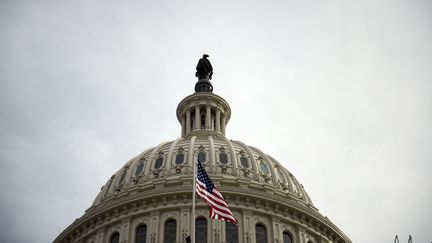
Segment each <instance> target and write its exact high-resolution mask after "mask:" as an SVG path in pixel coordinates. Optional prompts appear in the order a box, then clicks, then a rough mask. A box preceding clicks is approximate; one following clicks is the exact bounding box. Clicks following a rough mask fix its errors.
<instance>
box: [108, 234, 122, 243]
mask: <svg viewBox="0 0 432 243" xmlns="http://www.w3.org/2000/svg"><path fill="white" fill-rule="evenodd" d="M119 241H120V234H119V232H114V233H113V234H112V235H111V241H110V243H119Z"/></svg>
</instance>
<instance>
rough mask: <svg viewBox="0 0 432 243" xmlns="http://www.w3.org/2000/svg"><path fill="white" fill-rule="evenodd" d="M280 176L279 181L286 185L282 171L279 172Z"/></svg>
mask: <svg viewBox="0 0 432 243" xmlns="http://www.w3.org/2000/svg"><path fill="white" fill-rule="evenodd" d="M278 174H279V181H280V182H282V183H286V180H285V176H284V174H283V173H282V171H281V170H278Z"/></svg>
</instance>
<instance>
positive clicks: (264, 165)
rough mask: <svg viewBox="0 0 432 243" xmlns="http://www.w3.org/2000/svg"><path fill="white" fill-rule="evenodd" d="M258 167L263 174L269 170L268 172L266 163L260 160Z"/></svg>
mask: <svg viewBox="0 0 432 243" xmlns="http://www.w3.org/2000/svg"><path fill="white" fill-rule="evenodd" d="M260 169H261V172H262V173H264V174H266V175H268V174H269V172H270V171H269V168H268V165H267V164H266V163H264V162H262V161H261V163H260Z"/></svg>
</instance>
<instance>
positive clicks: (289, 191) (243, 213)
mask: <svg viewBox="0 0 432 243" xmlns="http://www.w3.org/2000/svg"><path fill="white" fill-rule="evenodd" d="M230 116H231V109H230V107H229V105H228V103H227V102H226V101H225V100H224V99H223V98H221V97H220V96H217V95H215V94H213V93H211V92H196V93H194V94H192V95H190V96H188V97H186V98H185V99H183V100H182V101H181V102H180V104H179V106H178V107H177V119H178V120H179V122H180V123H181V125H182V128H181V137H180V138H178V139H176V140H174V141H171V142H164V143H161V144H159V145H157V146H156V147H154V148H150V149H148V150H146V151H144V152H143V153H141V154H140V155H138V156H137V157H135V158H133V159H131V160H130V161H129V162H127V163H126V164H125V165H124V166H123V167H122V168H121V169H120V170H118V171H117V172H116V173H115V174H114V175H113V176H112V177H111V178H110V179H109V180H108V182H107V183H106V184H105V185H104V186H103V187H102V189H101V191H100V193H99V194H98V195H97V197H96V199H95V200H94V202H93V204H92V206H91V207H90V208H89V209H88V210H87V211H86V212H85V214H84V215H83V216H82V217H81V218H79V219H77V220H76V221H75V222H73V223H72V224H71V225H70V226H69V227H68V228H66V229H65V230H64V231H63V232H62V233H61V234H60V235H59V236H58V237H57V238H56V239H55V240H54V242H56V243H57V242H58V243H63V242H83V243H108V242H111V239H112V237H113V235H118V237H119V242H122V243H126V242H136V237H137V233H136V230H137V229H138V228H139V227H140V226H144V227H145V228H144V229H145V239H146V241H145V242H150V243H163V242H166V239H165V231H166V230H167V229H166V228H167V227H166V222H167V221H168V220H171V222H172V220H175V222H176V223H175V242H178V243H180V242H186V241H185V238H186V236H188V235H190V232H191V224H192V215H191V214H192V187H193V185H192V184H193V165H194V163H195V162H196V161H197V159H198V158H199V159H200V161H202V162H203V165H204V167H205V169H206V170H207V172H208V173H209V175H210V177H211V178H212V180H213V182H214V183H215V185H216V187H218V189H219V190H220V191H221V193H222V194H223V195H224V197H225V200H226V201H227V203H228V205H229V206H230V208H231V211H232V212H233V213H234V215H235V217H236V219H237V220H238V222H239V225H238V227H237V228H236V231H237V232H235V231H229V232H228V234H236V237H235V238H236V239H237V240H238V242H243V243H255V242H256V235H257V232H256V229H257V225H258V226H259V227H263V228H264V229H265V234H266V236H267V242H278V243H284V241H283V234H284V233H285V234H288V235H289V237H290V238H291V240H292V242H295V243H329V242H334V243H342V242H344V243H345V242H346V243H349V242H351V241H350V240H349V238H348V237H347V236H346V235H344V234H343V232H342V231H340V230H339V229H338V228H337V227H336V226H335V225H334V224H333V223H331V222H330V220H329V219H328V218H327V217H324V216H322V215H321V214H320V213H319V212H318V209H317V208H315V206H314V205H313V204H312V201H311V199H310V198H309V196H308V194H307V193H306V191H305V190H304V188H303V186H302V185H301V184H300V183H299V182H298V181H297V179H296V178H295V177H294V175H293V174H292V173H291V172H290V171H288V170H287V169H286V168H284V167H283V166H282V165H281V164H280V163H279V162H277V161H276V160H275V159H273V158H272V157H271V156H269V155H267V154H265V153H263V152H262V151H260V150H259V149H257V148H254V147H251V146H247V145H245V144H244V143H242V142H240V141H233V140H229V139H228V138H226V136H225V127H226V124H227V123H228V121H229V119H230ZM195 216H196V218H201V219H206V222H207V242H208V243H225V242H227V238H228V237H227V225H228V224H227V223H225V222H224V221H214V222H213V221H212V220H209V219H208V206H207V205H206V204H204V203H203V202H202V201H201V199H199V198H196V215H195ZM173 232H174V231H173ZM233 232H234V233H233ZM173 234H174V233H173Z"/></svg>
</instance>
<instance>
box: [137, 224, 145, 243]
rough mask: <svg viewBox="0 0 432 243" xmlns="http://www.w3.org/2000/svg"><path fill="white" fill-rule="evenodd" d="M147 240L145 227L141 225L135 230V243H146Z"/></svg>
mask: <svg viewBox="0 0 432 243" xmlns="http://www.w3.org/2000/svg"><path fill="white" fill-rule="evenodd" d="M146 239H147V225H145V224H143V225H141V226H140V227H138V228H137V229H136V232H135V243H146Z"/></svg>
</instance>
